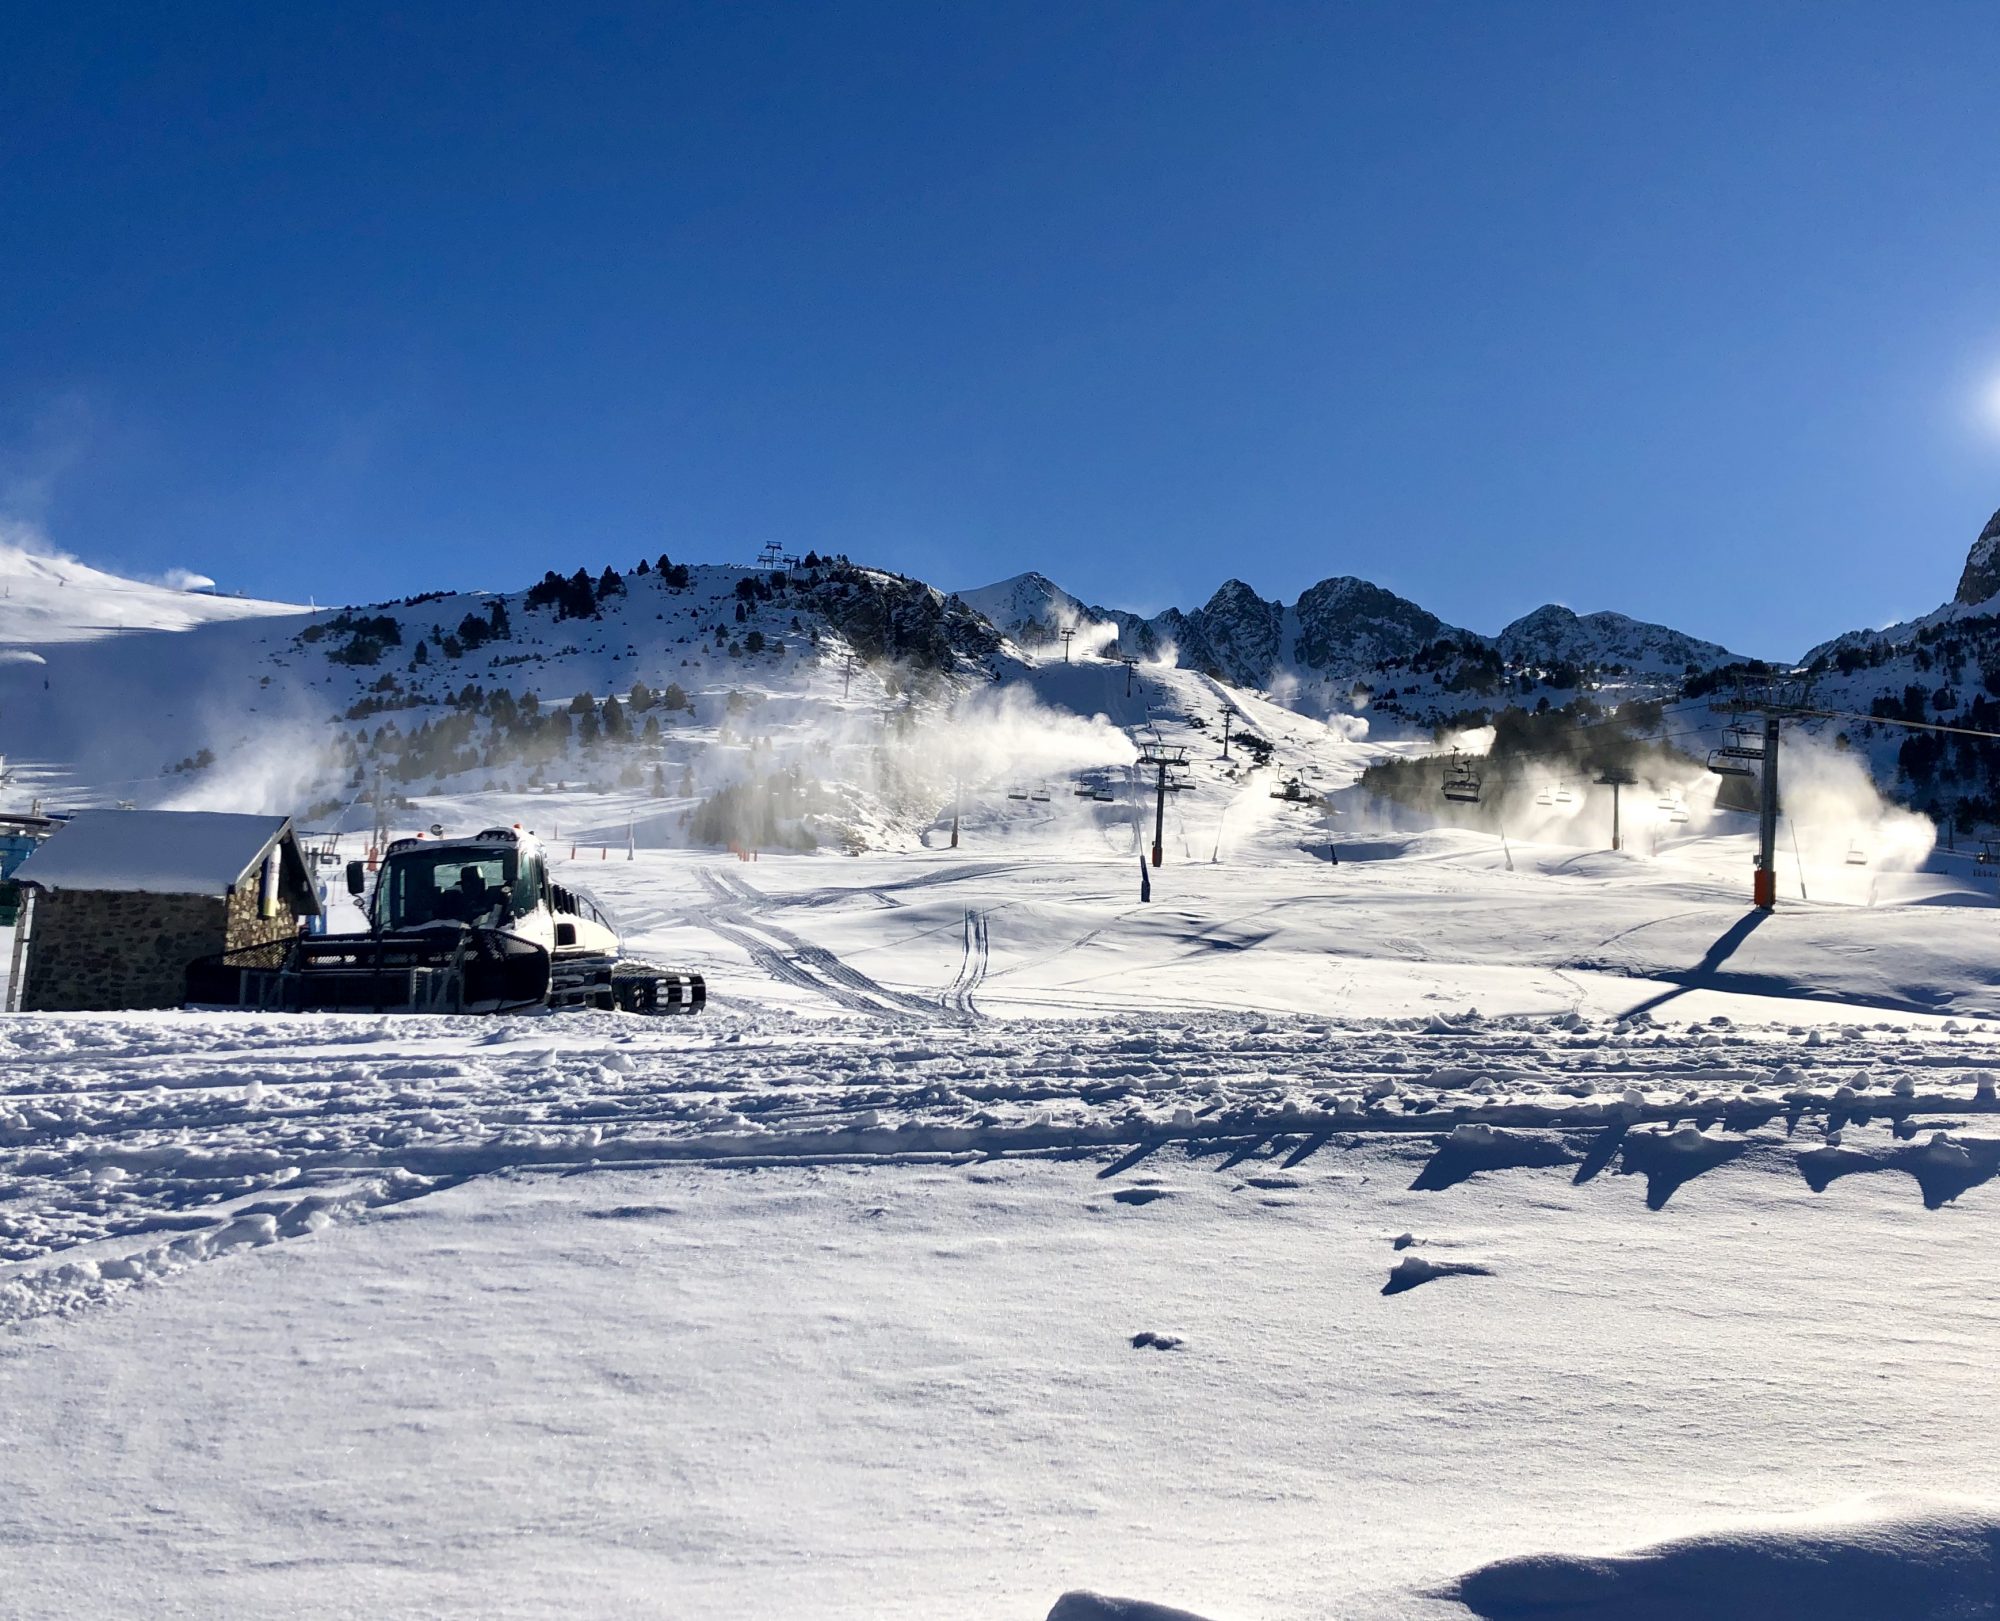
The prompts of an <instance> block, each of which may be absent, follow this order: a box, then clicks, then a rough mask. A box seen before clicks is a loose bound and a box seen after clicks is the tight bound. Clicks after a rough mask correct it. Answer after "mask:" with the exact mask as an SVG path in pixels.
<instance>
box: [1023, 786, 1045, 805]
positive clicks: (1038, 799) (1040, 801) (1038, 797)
mask: <svg viewBox="0 0 2000 1621" xmlns="http://www.w3.org/2000/svg"><path fill="white" fill-rule="evenodd" d="M1028 797H1029V798H1030V799H1032V800H1033V801H1034V802H1035V803H1036V804H1037V805H1046V804H1047V803H1048V802H1049V795H1048V790H1047V789H1043V790H1042V791H1041V792H1040V793H1034V794H1030V795H1028Z"/></svg>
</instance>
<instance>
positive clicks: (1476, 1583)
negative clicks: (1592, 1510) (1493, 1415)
mask: <svg viewBox="0 0 2000 1621" xmlns="http://www.w3.org/2000/svg"><path fill="white" fill-rule="evenodd" d="M1451 1596H1453V1597H1456V1598H1458V1599H1459V1600H1460V1602H1462V1603H1463V1604H1464V1605H1465V1606H1466V1607H1467V1608H1468V1609H1470V1610H1471V1611H1472V1612H1473V1613H1474V1614H1475V1615H1481V1616H1486V1617H1489V1618H1491V1621H1531V1618H1532V1621H1553V1618H1555V1617H1562V1618H1564V1621H1686V1618H1687V1617H1690V1616H1697V1615H1698V1616H1702V1617H1705V1618H1706V1621H1887V1618H1889V1617H1892V1616H1893V1617H1896V1618H1898V1621H1977V1618H1982V1617H1991V1616H2000V1509H1996V1508H1993V1507H1991V1506H1986V1505H1977V1504H1969V1503H1957V1502H1909V1501H1901V1502H1896V1501H1889V1502H1884V1501H1880V1500H1875V1501H1869V1502H1864V1503H1859V1504H1855V1505H1852V1506H1851V1507H1849V1508H1847V1509H1844V1510H1839V1511H1836V1512H1835V1513H1833V1514H1830V1515H1828V1516H1824V1517H1814V1518H1811V1519H1799V1520H1791V1521H1786V1522H1783V1523H1779V1524H1773V1525H1770V1526H1763V1527H1755V1528H1744V1529H1740V1530H1733V1531H1718V1532H1711V1533H1708V1534H1706V1535H1701V1536H1690V1537H1681V1538H1678V1539H1676V1540H1674V1541H1672V1542H1663V1543H1660V1544H1658V1545H1657V1546H1655V1547H1651V1548H1645V1549H1641V1550H1640V1551H1638V1552H1637V1553H1631V1554H1621V1555H1617V1556H1614V1557H1609V1558H1591V1557H1586V1556H1580V1555H1574V1554H1535V1555H1530V1556H1528V1557H1526V1558H1520V1559H1503V1560H1501V1561H1499V1562H1498V1563H1496V1564H1491V1565H1486V1566H1484V1567H1482V1568H1481V1569H1479V1570H1475V1571H1473V1572H1472V1573H1471V1574H1470V1575H1468V1576H1466V1577H1464V1578H1463V1579H1462V1580H1461V1581H1460V1582H1459V1583H1458V1585H1457V1589H1456V1591H1455V1593H1453V1594H1452V1595H1451Z"/></svg>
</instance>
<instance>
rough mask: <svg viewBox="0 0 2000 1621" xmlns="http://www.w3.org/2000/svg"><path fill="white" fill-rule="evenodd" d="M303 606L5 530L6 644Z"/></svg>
mask: <svg viewBox="0 0 2000 1621" xmlns="http://www.w3.org/2000/svg"><path fill="white" fill-rule="evenodd" d="M190 583H194V582H190ZM300 611H301V610H300V609H298V608H295V607H289V606H287V605H286V604H284V603H278V602H259V601H256V600H254V599H252V598H248V597H225V596H217V595H215V594H214V592H213V591H212V590H203V589H197V590H176V589H174V588H173V587H171V586H165V585H149V584H147V583H145V582H144V581H141V580H128V579H125V578H123V577H122V576H120V575H116V574H107V573H105V572H104V571H103V570H102V569H95V568H92V567H91V566H90V565H89V564H87V563H80V562H78V561H77V560H76V559H75V558H73V557H62V556H58V555H55V554H52V553H46V552H38V551H34V550H31V549H30V548H28V547H25V546H22V545H20V544H18V543H16V542H14V541H11V540H8V539H5V538H0V645H14V646H20V645H28V644H37V643H47V642H78V641H93V640H96V639H98V638H100V637H104V636H115V635H117V634H118V633H120V632H121V631H135V630H188V629H191V628H192V627H194V626H196V625H206V624H215V623H218V622H223V621H229V620H240V619H259V618H267V617H269V616H270V615H273V614H290V613H298V612H300Z"/></svg>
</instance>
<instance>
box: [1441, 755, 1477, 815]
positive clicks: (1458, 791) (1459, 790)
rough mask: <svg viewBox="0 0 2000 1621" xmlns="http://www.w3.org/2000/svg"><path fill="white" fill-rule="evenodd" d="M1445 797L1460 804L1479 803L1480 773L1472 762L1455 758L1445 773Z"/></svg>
mask: <svg viewBox="0 0 2000 1621" xmlns="http://www.w3.org/2000/svg"><path fill="white" fill-rule="evenodd" d="M1443 787H1444V797H1445V798H1446V799H1450V800H1456V801H1457V802H1458V803H1460V804H1466V805H1476V804H1478V803H1479V772H1478V770H1477V769H1476V768H1475V767H1474V766H1473V763H1472V762H1471V761H1470V760H1463V759H1459V758H1458V757H1456V756H1454V757H1453V759H1452V762H1451V764H1450V765H1448V766H1446V767H1445V771H1444V784H1443Z"/></svg>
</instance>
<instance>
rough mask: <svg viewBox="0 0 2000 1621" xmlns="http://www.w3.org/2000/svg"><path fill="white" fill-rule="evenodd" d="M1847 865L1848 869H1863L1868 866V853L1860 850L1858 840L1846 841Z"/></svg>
mask: <svg viewBox="0 0 2000 1621" xmlns="http://www.w3.org/2000/svg"><path fill="white" fill-rule="evenodd" d="M1847 864H1848V865H1849V866H1850V867H1865V866H1867V865H1868V852H1867V851H1866V850H1864V849H1862V848H1861V843H1860V841H1859V840H1858V839H1849V840H1848V841H1847Z"/></svg>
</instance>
